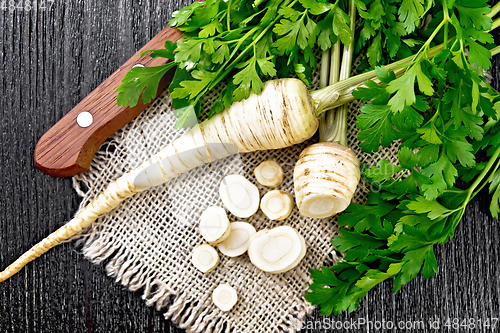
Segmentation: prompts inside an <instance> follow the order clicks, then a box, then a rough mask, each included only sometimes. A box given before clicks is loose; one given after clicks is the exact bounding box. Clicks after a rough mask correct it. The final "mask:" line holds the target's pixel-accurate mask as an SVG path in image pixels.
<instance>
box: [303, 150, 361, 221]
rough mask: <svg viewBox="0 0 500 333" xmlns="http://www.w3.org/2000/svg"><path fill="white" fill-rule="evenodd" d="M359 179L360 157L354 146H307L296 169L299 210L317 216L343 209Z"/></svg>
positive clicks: (348, 202) (326, 215) (329, 214)
mask: <svg viewBox="0 0 500 333" xmlns="http://www.w3.org/2000/svg"><path fill="white" fill-rule="evenodd" d="M359 179H360V172H359V160H358V158H357V157H356V155H355V154H354V153H353V151H352V150H351V149H349V148H347V147H345V146H343V145H340V144H338V143H334V142H320V143H316V144H313V145H311V146H309V147H307V148H306V149H304V150H303V151H302V153H301V154H300V157H299V161H298V162H297V164H296V165H295V169H294V172H293V181H294V186H295V200H296V201H297V206H298V207H299V211H300V212H301V213H302V214H303V215H305V216H308V217H315V218H323V217H329V216H333V215H335V214H337V213H339V212H342V211H343V210H344V209H346V208H347V206H349V204H350V203H351V199H352V197H353V195H354V191H355V190H356V186H358V183H359Z"/></svg>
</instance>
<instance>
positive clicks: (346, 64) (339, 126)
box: [320, 0, 356, 146]
mask: <svg viewBox="0 0 500 333" xmlns="http://www.w3.org/2000/svg"><path fill="white" fill-rule="evenodd" d="M348 13H349V15H350V17H351V22H350V29H351V31H352V35H353V36H354V34H355V28H356V3H355V1H354V0H350V1H349V11H348ZM353 44H354V41H353V37H351V42H350V43H349V45H347V46H344V52H343V54H342V65H341V66H340V71H339V62H340V41H337V43H335V45H334V49H333V52H332V68H333V70H331V71H330V84H332V83H335V82H337V81H338V80H339V79H340V80H345V79H347V78H348V77H349V76H350V75H351V70H352V68H351V67H352V56H353V52H354V45H353ZM347 113H348V105H347V104H343V105H341V106H340V107H339V108H338V109H336V110H329V111H328V112H327V113H326V115H324V116H322V118H321V119H320V141H328V142H337V143H339V144H341V145H344V146H346V145H347Z"/></svg>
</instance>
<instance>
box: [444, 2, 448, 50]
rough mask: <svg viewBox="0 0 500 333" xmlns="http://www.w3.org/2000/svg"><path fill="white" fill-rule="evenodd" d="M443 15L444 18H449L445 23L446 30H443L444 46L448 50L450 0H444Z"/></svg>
mask: <svg viewBox="0 0 500 333" xmlns="http://www.w3.org/2000/svg"><path fill="white" fill-rule="evenodd" d="M443 15H444V18H445V19H447V21H446V23H445V24H444V32H443V48H444V49H445V50H446V49H447V48H448V24H449V22H450V16H449V13H448V2H447V1H446V0H443Z"/></svg>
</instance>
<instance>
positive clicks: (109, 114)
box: [34, 26, 181, 177]
mask: <svg viewBox="0 0 500 333" xmlns="http://www.w3.org/2000/svg"><path fill="white" fill-rule="evenodd" d="M180 38H181V32H180V31H179V30H177V29H175V28H171V27H169V26H167V27H166V28H165V29H163V30H162V31H160V33H158V34H157V35H156V36H155V37H154V38H153V39H151V40H150V41H149V42H148V43H147V44H146V45H144V46H143V47H142V48H141V49H140V50H139V51H138V52H137V53H136V54H135V55H134V56H132V57H131V58H130V59H129V60H127V61H126V62H125V63H124V64H123V65H122V66H121V67H120V68H118V69H117V70H116V71H115V72H114V73H113V74H111V76H109V77H108V78H107V79H106V80H105V81H104V82H102V83H101V84H100V85H99V86H98V87H97V88H96V89H94V91H92V92H91V93H90V94H89V95H88V96H87V97H85V98H84V99H83V100H82V101H81V102H80V103H78V105H76V106H75V107H74V108H73V109H72V110H71V111H69V112H68V113H67V114H66V115H65V116H64V117H63V118H61V120H59V121H58V122H57V123H56V124H55V125H54V126H53V127H52V128H51V129H49V130H48V131H47V132H46V133H45V134H44V135H43V136H42V137H41V138H40V140H39V141H38V143H37V145H36V147H35V154H34V159H35V166H36V167H37V168H38V169H40V170H41V171H42V172H44V173H46V174H49V175H51V176H55V177H70V176H74V175H77V174H79V173H82V172H85V171H87V170H88V169H89V167H90V163H91V161H92V158H93V157H94V155H95V153H96V152H97V149H99V147H100V146H101V144H102V143H103V142H104V141H105V140H106V139H107V138H108V137H109V136H110V135H111V134H113V133H115V132H116V131H118V130H119V129H120V128H122V127H123V126H125V125H126V124H127V123H129V122H130V121H131V120H132V119H134V118H135V117H137V116H138V115H139V114H140V113H141V112H142V111H143V110H144V109H145V108H146V107H148V105H150V104H151V103H149V104H143V103H142V101H141V99H139V102H138V104H137V105H136V106H134V107H128V106H127V107H122V106H118V105H117V104H116V95H117V92H116V88H118V87H119V86H120V84H121V80H122V79H123V77H124V76H125V74H126V73H127V72H128V71H129V70H130V69H131V68H132V67H134V66H159V65H163V64H165V63H167V62H169V61H171V60H169V59H165V58H160V57H158V58H151V57H150V56H149V55H145V56H142V57H141V56H139V54H140V53H141V52H144V51H146V50H151V49H160V48H163V46H164V44H165V41H166V40H170V41H172V42H176V41H177V40H179V39H180ZM173 73H174V71H173V70H171V71H169V72H168V73H167V74H165V76H164V77H163V78H162V80H161V81H160V85H159V87H158V93H157V96H156V97H158V96H159V95H160V94H161V93H162V91H163V90H164V89H165V87H166V86H167V85H168V83H169V82H170V81H171V79H172V77H173Z"/></svg>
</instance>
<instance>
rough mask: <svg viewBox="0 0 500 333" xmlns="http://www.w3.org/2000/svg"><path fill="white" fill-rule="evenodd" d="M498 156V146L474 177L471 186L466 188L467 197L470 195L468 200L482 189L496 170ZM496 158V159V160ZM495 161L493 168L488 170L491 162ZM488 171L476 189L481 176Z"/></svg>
mask: <svg viewBox="0 0 500 333" xmlns="http://www.w3.org/2000/svg"><path fill="white" fill-rule="evenodd" d="M499 156H500V147H498V148H497V149H496V150H495V153H493V155H492V156H491V158H490V160H489V161H488V164H486V166H485V167H484V169H483V171H482V172H481V174H480V175H479V176H478V177H477V178H476V180H475V181H474V183H473V184H472V185H471V187H469V189H468V192H469V195H468V196H467V198H469V197H470V200H472V198H474V197H475V196H476V195H477V194H478V193H479V192H480V191H481V190H482V189H483V187H484V186H485V185H486V184H488V181H489V180H490V179H491V177H492V176H493V174H494V173H495V171H496V170H498V167H499V166H500V160H498V157H499ZM497 160H498V161H497ZM495 162H497V164H496V166H495V168H494V169H493V171H492V172H490V169H491V167H492V166H493V164H495ZM488 173H489V176H488V178H487V179H486V180H485V181H484V182H483V184H481V186H480V187H479V188H478V189H477V190H476V187H477V186H478V185H479V184H480V183H481V181H482V180H483V178H484V177H485V176H486V175H487V174H488Z"/></svg>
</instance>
